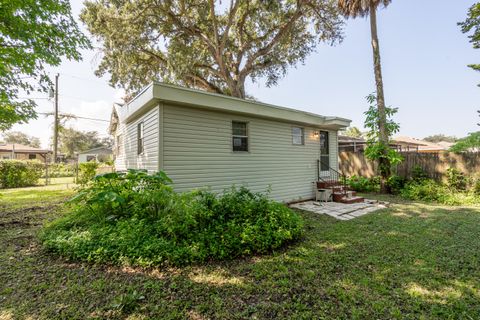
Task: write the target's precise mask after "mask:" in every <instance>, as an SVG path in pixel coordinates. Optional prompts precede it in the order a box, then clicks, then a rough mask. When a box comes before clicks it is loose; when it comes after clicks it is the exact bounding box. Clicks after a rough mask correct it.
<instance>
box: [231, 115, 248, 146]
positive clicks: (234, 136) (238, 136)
mask: <svg viewBox="0 0 480 320" xmlns="http://www.w3.org/2000/svg"><path fill="white" fill-rule="evenodd" d="M234 123H241V124H244V125H245V134H246V135H239V134H234V132H233V127H234ZM231 126H232V131H231V132H232V139H231V142H232V149H231V150H232V152H235V153H248V152H250V138H249V136H250V134H249V133H250V132H249V122H248V121H241V120H232V122H231ZM235 138H241V139H246V141H247V150H235V142H234V139H235Z"/></svg>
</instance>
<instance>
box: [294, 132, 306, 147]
mask: <svg viewBox="0 0 480 320" xmlns="http://www.w3.org/2000/svg"><path fill="white" fill-rule="evenodd" d="M295 129H300V132H301V133H300V134H294V133H293V130H295ZM296 137H300V138H301V139H302V140H301V142H300V143H295V138H296ZM292 145H294V146H304V145H305V128H303V127H292Z"/></svg>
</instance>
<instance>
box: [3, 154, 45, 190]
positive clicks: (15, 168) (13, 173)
mask: <svg viewBox="0 0 480 320" xmlns="http://www.w3.org/2000/svg"><path fill="white" fill-rule="evenodd" d="M43 171H44V164H42V163H41V162H40V161H37V160H28V161H20V160H0V188H2V189H5V188H20V187H27V186H33V185H36V184H37V183H38V180H39V179H40V177H41V176H42V174H43Z"/></svg>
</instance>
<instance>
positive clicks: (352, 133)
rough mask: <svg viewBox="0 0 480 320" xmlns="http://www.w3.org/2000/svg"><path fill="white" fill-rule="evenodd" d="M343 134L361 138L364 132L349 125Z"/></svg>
mask: <svg viewBox="0 0 480 320" xmlns="http://www.w3.org/2000/svg"><path fill="white" fill-rule="evenodd" d="M343 135H345V136H347V137H351V138H361V137H362V132H361V131H360V129H358V128H357V127H349V128H348V129H347V130H345V132H343Z"/></svg>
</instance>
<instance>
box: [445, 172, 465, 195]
mask: <svg viewBox="0 0 480 320" xmlns="http://www.w3.org/2000/svg"><path fill="white" fill-rule="evenodd" d="M467 183H468V181H467V178H466V177H465V174H463V172H461V171H460V170H458V169H455V168H448V169H447V186H448V187H449V188H450V189H451V190H453V191H464V190H466V189H467Z"/></svg>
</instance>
